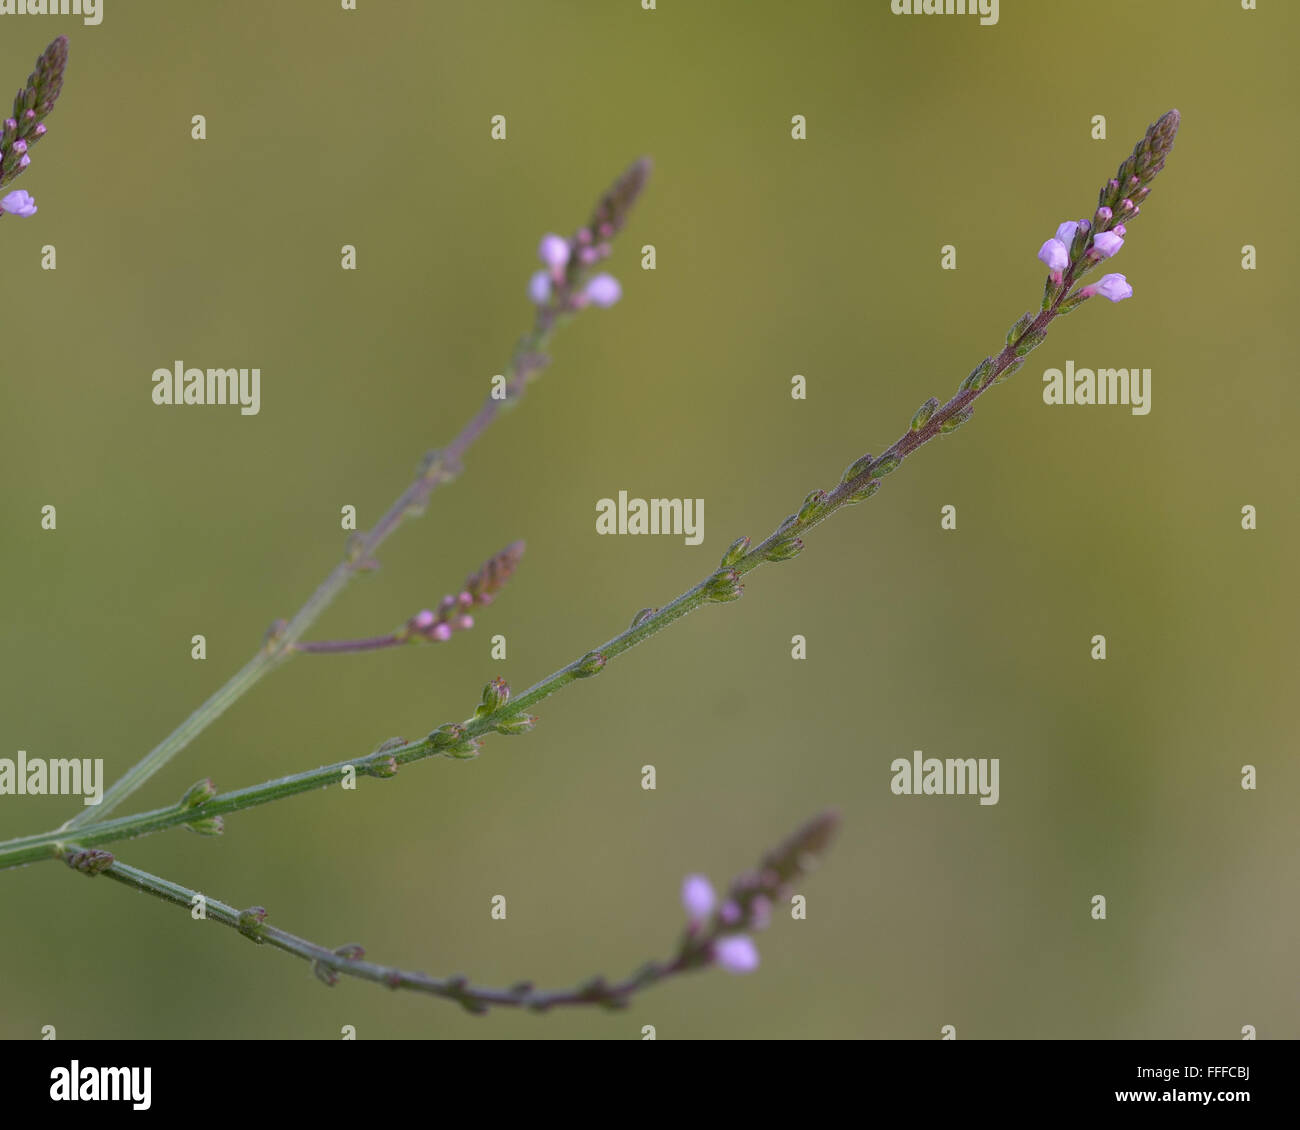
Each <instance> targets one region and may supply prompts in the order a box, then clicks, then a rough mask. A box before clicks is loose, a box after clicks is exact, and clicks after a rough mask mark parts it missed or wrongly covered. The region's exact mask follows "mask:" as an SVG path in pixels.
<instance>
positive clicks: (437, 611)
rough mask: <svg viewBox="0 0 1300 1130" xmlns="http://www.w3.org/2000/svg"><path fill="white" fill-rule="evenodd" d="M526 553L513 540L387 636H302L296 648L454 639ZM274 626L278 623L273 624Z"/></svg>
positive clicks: (346, 648) (344, 648) (361, 647)
mask: <svg viewBox="0 0 1300 1130" xmlns="http://www.w3.org/2000/svg"><path fill="white" fill-rule="evenodd" d="M523 555H524V543H523V542H521V541H516V542H511V543H510V544H509V545H508V546H506V547H505V549H503V550H502V551H501V552H500V553H498V554H495V555H494V556H492V557H489V558H488V559H487V561H485V562H484V563H483V564H482V566H480V567H479V569H478V570H477V571H476V572H473V573H471V574H470V575H469V576H468V577H466V578H465V585H464V587H463V588H462V589H461V591H460V592H458V593H455V594H454V595H453V594H448V595H447V596H444V597H443V598H442V600H440V601H439V602H438V605H437V607H436V608H423V609H421V610H420V611H419V612H417V613H416V614H415V615H414V616H412V617H411V618H410V619H409V620H408V621H407V622H406V623H405V624H403V625H402V627H400V628H398V629H397V631H395V632H390V633H389V634H388V635H384V636H371V637H369V638H366V639H359V640H299V641H298V642H297V643H296V644H294V645H293V647H294V650H295V651H307V652H316V653H318V654H321V653H330V652H333V653H339V652H351V651H375V650H377V649H379V648H384V647H397V646H398V645H400V644H405V643H414V642H416V641H417V640H424V641H427V642H430V643H433V642H442V641H444V640H449V639H451V637H452V635H453V633H455V632H464V631H468V630H469V629H470V628H472V627H473V626H474V617H473V616H471V615H470V612H471V611H472V610H473V609H475V608H483V607H485V606H487V605H489V604H491V603H492V601H493V599H494V598H495V597H496V594H497V593H498V592H500V590H501V589H502V588H503V587H504V585H505V583H506V582H507V581H508V580H509V579H510V577H511V575H512V574H513V573H514V571H515V566H516V565H518V564H519V559H520V558H521V557H522V556H523ZM272 627H273V629H274V628H275V627H276V625H272Z"/></svg>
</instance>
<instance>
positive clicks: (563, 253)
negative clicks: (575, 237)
mask: <svg viewBox="0 0 1300 1130" xmlns="http://www.w3.org/2000/svg"><path fill="white" fill-rule="evenodd" d="M537 258H539V259H540V260H541V261H542V262H543V263H545V264H546V265H547V266H548V267H550V268H551V273H552V274H553V275H555V276H556V277H557V278H558V277H559V276H560V273H561V272H562V271H563V270H564V268H565V267H566V266H568V263H569V241H568V240H567V239H565V238H564V236H562V235H555V234H553V233H548V234H547V235H544V236H542V242H541V243H539V244H538V245H537Z"/></svg>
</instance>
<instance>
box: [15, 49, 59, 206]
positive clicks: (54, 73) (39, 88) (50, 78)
mask: <svg viewBox="0 0 1300 1130" xmlns="http://www.w3.org/2000/svg"><path fill="white" fill-rule="evenodd" d="M67 64H68V40H67V37H66V36H62V35H61V36H59V38H58V39H56V40H55V41H54V42H53V43H51V44H50V45H49V47H47V48H46V49H45V51H44V52H43V53H42V55H41V57H40V58H39V59H37V60H36V69H35V70H34V71H33V72H32V73H31V74H30V75H29V76H28V77H27V85H26V86H24V87H23V89H22V90H20V91H19V92H18V93H17V94H16V95H15V96H14V108H13V114H12V115H11V116H10V117H8V118H5V119H4V125H3V128H2V129H0V186H2V185H5V184H7V183H8V182H9V181H11V180H13V179H14V177H16V176H17V175H18V174H19V173H21V172H22V171H23V170H24V169H26V168H27V167H28V166H29V165H30V164H31V163H32V157H31V152H30V150H31V147H32V146H33V145H35V144H36V142H38V141H39V140H40V139H41V138H42V137H44V136H45V121H44V119H45V118H46V117H47V116H48V115H49V113H50V111H51V110H53V109H54V103H55V101H56V100H57V99H58V97H59V92H60V91H61V90H62V89H63V71H64V69H65V68H66V67H67ZM35 211H36V204H35V202H34V201H33V200H32V198H31V196H30V194H28V193H26V192H10V193H8V194H7V195H6V196H4V197H3V198H0V215H10V216H30V215H32V214H33V213H34V212H35Z"/></svg>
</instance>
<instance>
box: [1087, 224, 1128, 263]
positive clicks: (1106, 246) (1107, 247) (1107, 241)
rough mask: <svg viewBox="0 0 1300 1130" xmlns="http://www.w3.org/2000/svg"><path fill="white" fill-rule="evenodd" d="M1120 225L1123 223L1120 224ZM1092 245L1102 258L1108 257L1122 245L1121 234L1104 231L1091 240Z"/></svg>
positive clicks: (1122, 238)
mask: <svg viewBox="0 0 1300 1130" xmlns="http://www.w3.org/2000/svg"><path fill="white" fill-rule="evenodd" d="M1120 226H1121V227H1122V226H1123V225H1120ZM1092 246H1093V247H1094V248H1095V249H1096V251H1097V252H1098V254H1100V255H1101V257H1102V258H1103V259H1109V258H1110V257H1111V256H1112V255H1114V254H1115V252H1117V251H1118V250H1119V249H1120V248H1121V247H1123V246H1124V237H1123V235H1119V234H1116V233H1115V232H1113V231H1104V232H1102V233H1101V234H1100V235H1098V236H1097V237H1096V238H1095V239H1093V241H1092Z"/></svg>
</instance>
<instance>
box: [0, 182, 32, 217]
mask: <svg viewBox="0 0 1300 1130" xmlns="http://www.w3.org/2000/svg"><path fill="white" fill-rule="evenodd" d="M0 212H7V213H8V214H9V215H11V216H34V215H35V214H36V201H35V200H33V199H32V194H31V193H30V192H26V191H24V190H23V189H21V188H16V189H14V191H13V192H9V193H6V194H5V195H4V196H3V197H0Z"/></svg>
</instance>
